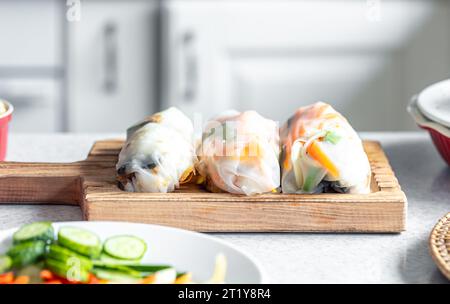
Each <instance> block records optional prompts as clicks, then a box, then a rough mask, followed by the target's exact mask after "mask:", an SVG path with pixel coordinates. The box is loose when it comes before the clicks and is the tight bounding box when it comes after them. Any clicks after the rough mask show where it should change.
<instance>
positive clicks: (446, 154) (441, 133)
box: [408, 96, 450, 166]
mask: <svg viewBox="0 0 450 304" xmlns="http://www.w3.org/2000/svg"><path fill="white" fill-rule="evenodd" d="M408 111H409V113H410V114H411V116H412V117H413V118H414V120H415V121H416V123H417V125H418V126H419V127H421V128H422V129H425V130H427V131H428V132H429V133H430V136H431V139H432V140H433V143H434V145H435V146H436V148H437V150H438V151H439V153H440V154H441V156H442V158H443V159H444V160H445V161H446V162H447V164H448V165H449V166H450V128H447V127H446V126H443V125H441V124H440V123H437V122H434V121H432V120H430V119H428V118H427V117H425V115H423V114H422V112H420V110H419V108H418V107H417V96H415V97H413V99H412V100H411V103H410V104H409V106H408Z"/></svg>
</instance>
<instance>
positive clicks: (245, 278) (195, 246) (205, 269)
mask: <svg viewBox="0 0 450 304" xmlns="http://www.w3.org/2000/svg"><path fill="white" fill-rule="evenodd" d="M62 226H73V227H80V228H85V229H88V230H90V231H92V232H94V233H96V234H97V235H98V236H99V237H100V238H101V239H102V240H105V239H106V238H108V237H110V236H113V235H121V234H128V235H135V236H138V237H140V238H142V239H143V240H145V241H146V242H147V246H148V249H147V253H146V254H145V256H144V258H143V259H142V263H154V264H170V265H173V266H174V267H175V268H176V269H177V270H178V271H191V272H192V274H193V279H194V280H195V281H196V282H203V281H205V280H207V279H209V278H210V276H211V274H212V272H213V270H214V263H215V257H216V255H217V254H219V253H223V254H224V255H225V256H226V258H227V264H228V266H227V275H226V283H237V284H241V283H255V284H258V283H262V282H263V274H262V270H261V268H260V267H259V266H258V264H257V263H256V262H255V260H254V259H252V258H250V257H249V255H247V254H246V253H244V252H242V251H241V250H239V249H237V248H235V247H234V246H232V245H230V244H228V243H226V242H224V241H221V240H219V239H216V238H214V237H211V236H209V235H206V234H201V233H196V232H191V231H187V230H182V229H176V228H170V227H164V226H157V225H146V224H135V223H124V222H59V223H54V224H53V227H54V228H55V231H57V230H58V229H59V228H60V227H62ZM17 229H18V228H13V229H8V230H4V231H1V232H0V253H3V252H5V251H6V250H7V248H9V246H11V242H12V234H13V233H14V232H15V231H16V230H17Z"/></svg>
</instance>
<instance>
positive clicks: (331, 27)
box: [162, 0, 450, 130]
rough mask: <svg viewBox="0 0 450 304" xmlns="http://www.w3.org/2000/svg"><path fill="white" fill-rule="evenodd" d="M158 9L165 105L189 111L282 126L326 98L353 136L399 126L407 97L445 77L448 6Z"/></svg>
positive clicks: (220, 4) (244, 4)
mask: <svg viewBox="0 0 450 304" xmlns="http://www.w3.org/2000/svg"><path fill="white" fill-rule="evenodd" d="M370 3H375V4H376V3H380V4H381V6H379V7H378V8H377V7H375V8H374V7H373V6H371V5H368V4H370ZM163 12H164V14H163V20H164V22H163V29H164V31H163V35H162V37H163V39H164V44H163V52H162V53H163V55H164V56H165V57H164V60H163V69H162V72H163V73H164V74H163V84H164V85H163V95H162V96H163V105H165V106H169V105H176V106H179V107H180V108H182V109H183V110H184V111H186V112H187V113H188V114H190V115H193V114H194V113H197V112H201V113H204V114H206V116H211V115H213V114H215V113H217V112H219V111H221V110H224V109H227V108H236V109H238V110H245V109H255V110H258V111H260V112H261V113H262V114H263V115H266V116H268V117H271V118H273V119H277V120H284V119H286V118H287V117H288V116H289V115H291V114H292V111H294V110H295V109H296V108H297V107H299V106H302V105H305V104H309V103H312V102H315V101H318V100H322V101H326V102H329V103H331V104H333V105H334V106H335V107H336V108H337V109H338V110H340V111H342V112H343V113H344V115H346V116H347V117H348V118H349V120H350V121H351V122H352V123H353V124H354V126H355V127H356V128H357V129H358V130H405V129H410V128H413V124H412V122H411V119H410V118H409V116H408V114H407V113H406V105H407V103H408V101H409V98H410V96H411V95H413V94H415V93H417V92H418V91H419V90H421V89H422V88H423V87H425V86H426V85H428V84H429V83H432V82H435V81H438V80H440V79H443V78H448V77H450V68H449V67H450V4H449V3H448V2H446V1H356V0H354V1H195V0H193V1H180V0H172V1H171V0H168V1H164V2H163ZM378 12H379V15H376V14H378ZM374 13H375V15H374Z"/></svg>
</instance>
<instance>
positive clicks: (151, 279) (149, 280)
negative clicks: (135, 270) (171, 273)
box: [140, 275, 155, 284]
mask: <svg viewBox="0 0 450 304" xmlns="http://www.w3.org/2000/svg"><path fill="white" fill-rule="evenodd" d="M154 282H155V276H154V275H150V276H148V277H146V278H143V279H142V280H141V281H140V283H141V284H153V283H154Z"/></svg>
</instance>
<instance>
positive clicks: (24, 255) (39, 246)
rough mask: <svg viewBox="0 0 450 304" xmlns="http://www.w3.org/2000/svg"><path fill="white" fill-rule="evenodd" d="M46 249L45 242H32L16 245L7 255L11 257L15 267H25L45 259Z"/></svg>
mask: <svg viewBox="0 0 450 304" xmlns="http://www.w3.org/2000/svg"><path fill="white" fill-rule="evenodd" d="M45 249H46V243H45V242H44V241H31V242H25V243H20V244H17V245H14V246H13V247H11V248H10V249H9V250H8V252H7V255H9V256H10V257H11V259H12V262H13V267H23V266H26V265H29V264H33V263H35V262H37V261H38V260H40V259H41V258H42V257H44V254H45Z"/></svg>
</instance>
